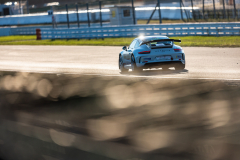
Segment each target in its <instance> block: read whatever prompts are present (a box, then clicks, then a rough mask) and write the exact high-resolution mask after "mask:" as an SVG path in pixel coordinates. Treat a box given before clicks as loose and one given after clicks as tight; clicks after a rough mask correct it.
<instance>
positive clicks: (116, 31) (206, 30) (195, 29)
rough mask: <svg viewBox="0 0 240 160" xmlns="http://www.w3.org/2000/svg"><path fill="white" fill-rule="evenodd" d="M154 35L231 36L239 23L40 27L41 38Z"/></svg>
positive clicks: (239, 29) (238, 31)
mask: <svg viewBox="0 0 240 160" xmlns="http://www.w3.org/2000/svg"><path fill="white" fill-rule="evenodd" d="M139 35H145V36H154V35H166V36H232V35H240V23H197V24H196V23H195V24H168V25H131V26H111V27H102V28H100V27H96V28H81V29H78V28H77V29H74V28H70V29H45V28H42V29H41V39H93V38H112V37H136V36H139Z"/></svg>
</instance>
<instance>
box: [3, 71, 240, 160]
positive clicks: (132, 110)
mask: <svg viewBox="0 0 240 160" xmlns="http://www.w3.org/2000/svg"><path fill="white" fill-rule="evenodd" d="M239 91H240V88H239V87H237V86H233V87H229V86H227V85H225V83H223V82H221V81H216V80H197V79H196V80H194V79H191V80H190V79H150V78H134V77H132V78H130V77H129V78H126V77H110V76H106V77H104V76H93V75H64V74H38V73H28V72H23V73H19V72H17V73H14V72H0V95H1V98H0V111H1V112H0V140H1V141H0V142H1V143H0V146H1V147H0V158H2V159H14V160H25V159H26V160H42V159H43V156H45V155H47V156H48V155H49V156H51V159H57V158H59V157H60V158H61V159H62V160H69V159H72V160H74V159H84V160H115V159H121V160H160V159H163V160H225V159H227V160H238V159H239V157H240V152H239V150H240V137H239V133H240V121H239V115H240V101H239V96H240V92H239ZM72 157H74V158H72ZM85 157H87V158H85Z"/></svg>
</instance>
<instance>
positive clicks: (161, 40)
mask: <svg viewBox="0 0 240 160" xmlns="http://www.w3.org/2000/svg"><path fill="white" fill-rule="evenodd" d="M163 41H173V42H182V41H181V39H158V40H152V41H145V42H142V43H141V44H140V46H141V45H143V44H147V43H152V42H163Z"/></svg>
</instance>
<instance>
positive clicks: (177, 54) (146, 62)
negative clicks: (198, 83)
mask: <svg viewBox="0 0 240 160" xmlns="http://www.w3.org/2000/svg"><path fill="white" fill-rule="evenodd" d="M143 45H144V46H143V47H142V48H141V50H139V51H137V53H136V56H135V57H136V62H137V66H138V67H143V68H161V67H162V66H164V65H165V66H166V65H167V66H169V67H175V66H176V65H178V64H185V54H184V51H183V50H182V48H181V47H179V46H176V45H174V40H171V39H166V40H157V41H152V42H145V43H144V44H143Z"/></svg>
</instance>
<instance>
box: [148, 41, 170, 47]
mask: <svg viewBox="0 0 240 160" xmlns="http://www.w3.org/2000/svg"><path fill="white" fill-rule="evenodd" d="M150 46H151V47H152V48H160V47H163V48H168V47H172V46H173V41H161V42H151V43H150Z"/></svg>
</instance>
